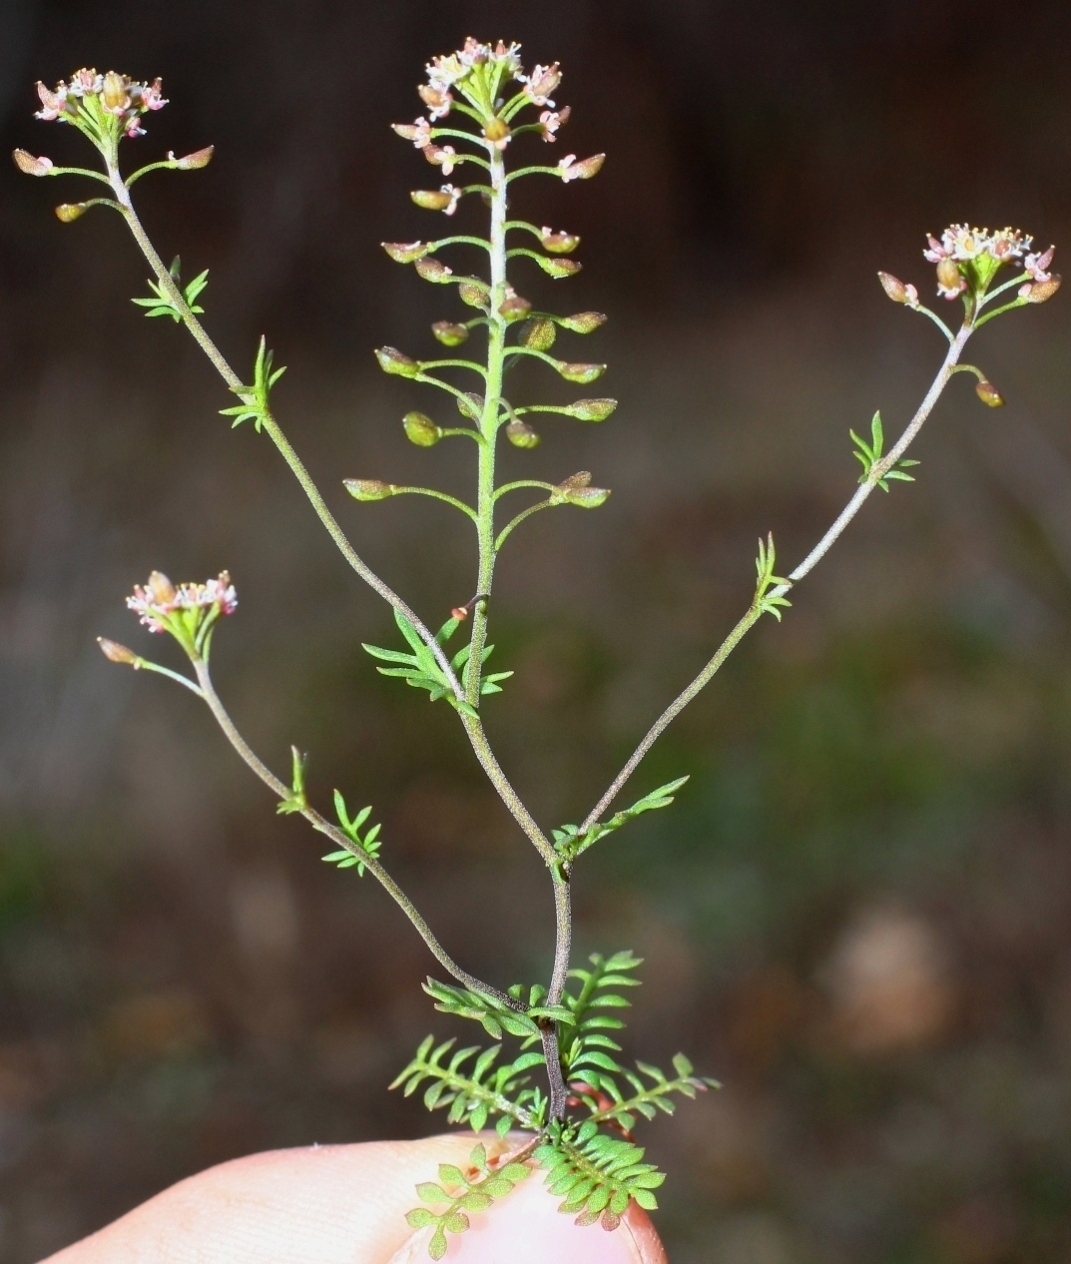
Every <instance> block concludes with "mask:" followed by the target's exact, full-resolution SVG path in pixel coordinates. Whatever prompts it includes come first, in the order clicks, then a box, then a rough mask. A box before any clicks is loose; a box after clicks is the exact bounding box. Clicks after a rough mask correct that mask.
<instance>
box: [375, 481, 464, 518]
mask: <svg viewBox="0 0 1071 1264" xmlns="http://www.w3.org/2000/svg"><path fill="white" fill-rule="evenodd" d="M406 494H409V495H414V496H431V497H433V498H434V499H435V500H441V501H445V503H446V504H448V505H453V507H454V508H455V509H460V510H461V512H462V513H463V514H464V515H465V516H466V517H467V518H471V519H472V521H473V522H475V521H476V511H475V509H472V508H471V507H470V506H469V505H466V504H465V502H464V501H463V500H458V499H457V497H456V496H450V495H447V493H446V492H438V491H436V490H435V488H434V487H394V488H392V490H391V495H392V496H404V495H406Z"/></svg>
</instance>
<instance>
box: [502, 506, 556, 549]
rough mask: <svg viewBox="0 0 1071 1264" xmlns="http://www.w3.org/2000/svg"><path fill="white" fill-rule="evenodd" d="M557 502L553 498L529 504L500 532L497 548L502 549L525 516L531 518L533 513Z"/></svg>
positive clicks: (548, 507)
mask: <svg viewBox="0 0 1071 1264" xmlns="http://www.w3.org/2000/svg"><path fill="white" fill-rule="evenodd" d="M554 504H555V502H554V501H553V500H541V501H540V502H539V503H538V504H537V505H529V506H528V508H527V509H524V510H522V511H521V512H520V513H519V514H518V515H517V516H516V518H513V519H511V520H510V521H509V522H508V523H506V525H505V526H504V527H503V528H502V530H501V531H500V532H499V533H498V536H497V538H496V540H495V548H496V549H500V548H501V547H502V545H503V544H504V543H505V542H506V540H507V538H508V537H509V535H510V534H511V533H512V532H513V531H514V530H515V529H516V528H517V527H519V526H520V525H521V523H522V522H523V521H524V520H525V518H530V517H531V516H532V514H534V513H538V512H539V511H540V510H541V509H550V508H551V507H552V506H553V505H554Z"/></svg>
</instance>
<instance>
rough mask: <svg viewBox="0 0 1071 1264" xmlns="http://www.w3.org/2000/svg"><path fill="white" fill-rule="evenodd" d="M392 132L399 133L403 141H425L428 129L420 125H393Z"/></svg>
mask: <svg viewBox="0 0 1071 1264" xmlns="http://www.w3.org/2000/svg"><path fill="white" fill-rule="evenodd" d="M390 127H391V131H392V132H395V133H397V135H399V136H400V137H401V138H402V140H411V141H413V142H414V143H415V142H416V141H418V140H419V141H423V140H424V138H425V135H426V132H427V130H428V129H426V128H422V127H421V126H420V125H419V123H392V124H391V125H390Z"/></svg>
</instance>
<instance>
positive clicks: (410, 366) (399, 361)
mask: <svg viewBox="0 0 1071 1264" xmlns="http://www.w3.org/2000/svg"><path fill="white" fill-rule="evenodd" d="M376 359H377V360H378V361H379V367H380V368H381V369H382V370H383V372H384V373H395V374H397V375H398V376H399V377H417V376H418V375H419V373H420V365H419V364H417V362H416V361H415V360H411V359H410V358H409V356H407V355H403V354H402V352H400V351H399V350H398V348H397V347H380V348H379V349H378V350H377V351H376Z"/></svg>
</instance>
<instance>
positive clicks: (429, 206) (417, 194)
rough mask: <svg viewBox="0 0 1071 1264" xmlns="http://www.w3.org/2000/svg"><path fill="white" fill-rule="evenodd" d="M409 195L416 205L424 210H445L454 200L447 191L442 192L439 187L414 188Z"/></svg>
mask: <svg viewBox="0 0 1071 1264" xmlns="http://www.w3.org/2000/svg"><path fill="white" fill-rule="evenodd" d="M409 196H410V197H411V198H412V199H413V201H414V202H415V203H416V204H417V206H422V207H423V208H424V210H426V211H445V210H446V208H447V207H448V206H449V205H450V203H451V202H452V201H453V200H454V199H453V197H452V196H451V195H450V194H449V193H443V192H442V191H441V190H440V189H414V190H413V192H412V193H410V194H409Z"/></svg>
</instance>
